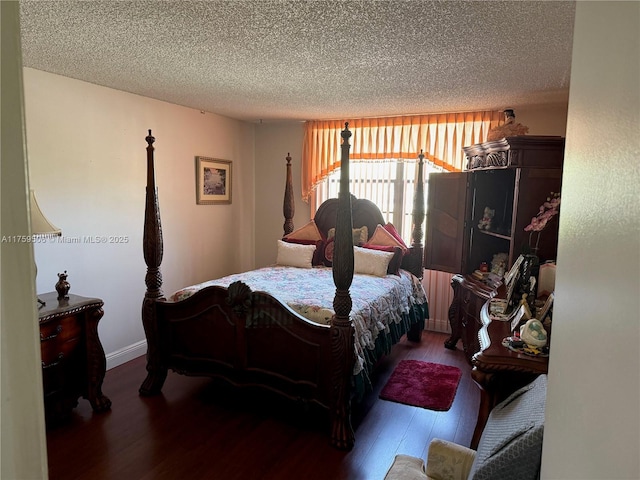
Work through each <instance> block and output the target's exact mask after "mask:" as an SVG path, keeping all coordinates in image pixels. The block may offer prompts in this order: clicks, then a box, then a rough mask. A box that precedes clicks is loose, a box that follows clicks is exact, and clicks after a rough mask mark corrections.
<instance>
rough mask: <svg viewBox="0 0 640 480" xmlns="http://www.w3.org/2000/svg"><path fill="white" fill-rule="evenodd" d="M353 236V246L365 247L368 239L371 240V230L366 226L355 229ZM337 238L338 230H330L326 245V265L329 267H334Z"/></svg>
mask: <svg viewBox="0 0 640 480" xmlns="http://www.w3.org/2000/svg"><path fill="white" fill-rule="evenodd" d="M351 233H352V235H353V239H352V241H353V244H354V245H355V246H359V245H364V244H365V243H366V241H367V238H369V229H368V228H367V226H366V225H364V226H362V227H360V228H354V229H353V230H352V231H351ZM335 236H336V229H335V228H330V229H329V231H328V232H327V240H326V242H325V243H324V246H323V248H324V255H323V256H324V260H323V262H324V265H325V266H327V267H330V266H332V265H333V247H334V246H335V244H334V240H335Z"/></svg>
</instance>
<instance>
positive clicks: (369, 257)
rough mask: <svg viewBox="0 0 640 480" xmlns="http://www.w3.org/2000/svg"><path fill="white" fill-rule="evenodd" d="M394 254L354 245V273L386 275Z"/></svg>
mask: <svg viewBox="0 0 640 480" xmlns="http://www.w3.org/2000/svg"><path fill="white" fill-rule="evenodd" d="M393 255H394V254H393V252H383V251H381V250H371V249H368V248H362V247H353V273H363V274H366V275H375V276H377V277H384V276H386V275H387V269H388V268H389V262H390V261H391V259H392V258H393Z"/></svg>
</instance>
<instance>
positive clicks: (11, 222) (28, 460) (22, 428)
mask: <svg viewBox="0 0 640 480" xmlns="http://www.w3.org/2000/svg"><path fill="white" fill-rule="evenodd" d="M0 9H1V13H0V20H1V22H2V28H1V31H2V42H0V43H1V46H2V102H1V103H2V134H1V136H2V142H0V145H1V147H0V148H1V151H2V154H1V157H2V163H1V165H2V166H1V173H2V174H1V175H0V181H1V187H0V189H1V192H2V205H1V207H2V221H1V232H0V235H1V236H2V237H3V241H2V244H1V247H0V255H1V257H2V262H1V265H2V268H1V269H2V276H1V277H0V278H1V280H0V285H1V288H0V304H1V305H2V315H1V317H0V332H1V333H0V340H1V341H2V346H1V347H0V353H1V360H0V364H1V365H2V375H1V377H2V382H1V387H0V393H1V395H0V398H1V403H0V413H1V415H2V418H1V420H0V424H1V425H2V440H1V441H0V478H3V479H6V480H11V479H41V478H47V444H46V438H45V433H44V432H45V427H44V425H45V423H44V402H43V395H42V367H41V364H40V336H39V330H38V316H37V313H36V302H35V288H34V287H35V286H34V282H33V278H34V274H35V269H34V263H33V249H32V248H31V244H29V243H25V242H12V241H5V240H4V237H5V236H7V237H9V238H11V237H13V236H22V235H28V234H29V233H30V228H29V214H28V211H29V210H28V197H27V192H28V187H29V179H28V178H27V175H26V170H27V168H26V167H27V164H26V161H27V155H26V151H25V136H24V135H25V128H24V116H23V114H24V105H23V91H22V58H21V52H20V25H19V15H18V11H19V9H18V2H0Z"/></svg>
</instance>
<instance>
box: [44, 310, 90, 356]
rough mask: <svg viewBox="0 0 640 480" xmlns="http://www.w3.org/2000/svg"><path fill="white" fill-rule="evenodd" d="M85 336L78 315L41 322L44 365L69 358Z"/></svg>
mask: <svg viewBox="0 0 640 480" xmlns="http://www.w3.org/2000/svg"><path fill="white" fill-rule="evenodd" d="M82 338H83V331H82V323H81V321H80V319H79V318H78V317H77V316H76V315H72V316H69V317H64V318H59V319H54V320H51V321H49V322H47V323H44V324H40V351H41V354H42V367H43V368H47V367H49V366H52V365H53V364H54V363H58V362H60V361H61V360H63V359H64V358H69V357H70V356H71V354H72V352H73V351H74V350H75V349H76V348H78V344H79V343H80V342H81V340H82Z"/></svg>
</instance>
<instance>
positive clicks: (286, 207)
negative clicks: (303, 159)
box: [282, 153, 296, 235]
mask: <svg viewBox="0 0 640 480" xmlns="http://www.w3.org/2000/svg"><path fill="white" fill-rule="evenodd" d="M295 211H296V207H295V201H294V199H293V180H292V176H291V154H290V153H287V178H286V183H285V187H284V202H283V205H282V213H283V214H284V226H283V228H284V235H288V234H290V233H291V232H293V216H294V214H295Z"/></svg>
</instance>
